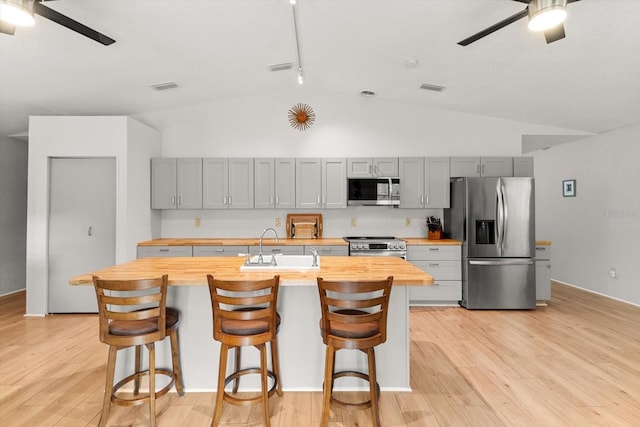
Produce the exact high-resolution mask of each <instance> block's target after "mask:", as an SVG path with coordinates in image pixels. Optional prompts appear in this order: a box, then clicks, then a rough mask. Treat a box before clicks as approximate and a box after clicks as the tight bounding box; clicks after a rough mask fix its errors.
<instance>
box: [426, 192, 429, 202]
mask: <svg viewBox="0 0 640 427" xmlns="http://www.w3.org/2000/svg"><path fill="white" fill-rule="evenodd" d="M426 204H427V205H428V204H429V195H428V194H427V203H426Z"/></svg>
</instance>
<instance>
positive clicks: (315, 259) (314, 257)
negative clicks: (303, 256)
mask: <svg viewBox="0 0 640 427" xmlns="http://www.w3.org/2000/svg"><path fill="white" fill-rule="evenodd" d="M311 255H313V263H312V264H311V267H317V266H318V251H317V250H316V248H311Z"/></svg>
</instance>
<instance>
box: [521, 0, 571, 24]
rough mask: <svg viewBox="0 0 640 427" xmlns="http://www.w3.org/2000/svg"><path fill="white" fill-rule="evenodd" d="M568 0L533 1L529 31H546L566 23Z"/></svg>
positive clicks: (530, 7) (530, 10) (530, 4)
mask: <svg viewBox="0 0 640 427" xmlns="http://www.w3.org/2000/svg"><path fill="white" fill-rule="evenodd" d="M566 6H567V0H533V1H532V2H531V3H529V29H530V30H531V31H546V30H548V29H550V28H553V27H555V26H557V25H560V24H561V23H563V22H564V20H565V18H566V17H567V9H566Z"/></svg>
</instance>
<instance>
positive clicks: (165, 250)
mask: <svg viewBox="0 0 640 427" xmlns="http://www.w3.org/2000/svg"><path fill="white" fill-rule="evenodd" d="M158 252H169V249H159V250H158Z"/></svg>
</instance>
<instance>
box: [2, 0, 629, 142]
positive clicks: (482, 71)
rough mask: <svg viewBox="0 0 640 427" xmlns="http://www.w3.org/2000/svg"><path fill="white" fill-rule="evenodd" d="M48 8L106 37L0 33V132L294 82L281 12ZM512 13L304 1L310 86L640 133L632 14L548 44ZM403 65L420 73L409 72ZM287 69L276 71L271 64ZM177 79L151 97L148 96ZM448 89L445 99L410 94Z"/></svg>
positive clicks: (289, 31)
mask: <svg viewBox="0 0 640 427" xmlns="http://www.w3.org/2000/svg"><path fill="white" fill-rule="evenodd" d="M46 5H47V6H48V7H50V8H52V9H55V10H57V11H59V12H61V13H63V14H65V15H67V16H69V17H71V18H73V19H76V20H78V21H80V22H82V23H84V24H85V25H88V26H89V27H92V28H94V29H96V30H98V31H100V32H103V33H105V34H106V35H108V36H110V37H112V38H114V39H115V40H116V43H115V44H113V45H111V46H108V47H106V46H102V45H100V44H98V43H96V42H94V41H91V40H89V39H87V38H85V37H83V36H81V35H79V34H77V33H75V32H72V31H70V30H68V29H66V28H64V27H62V26H60V25H57V24H55V23H53V22H51V21H48V20H46V19H44V18H41V17H39V16H36V25H35V26H34V27H32V28H23V29H18V30H17V31H16V34H15V36H8V35H5V34H0V134H2V135H11V134H16V133H19V132H23V131H25V130H26V129H27V128H28V116H29V115H42V114H46V115H49V114H55V115H58V114H65V115H87V114H90V115H131V114H136V113H142V112H149V111H156V110H163V109H167V108H172V107H176V106H184V105H190V104H196V103H201V102H207V101H211V100H215V99H222V98H230V97H238V96H247V95H251V94H256V93H277V92H278V91H282V90H287V89H288V88H290V87H291V86H292V85H296V84H297V83H296V78H295V63H296V61H297V60H296V50H295V42H294V32H293V19H292V7H291V5H290V4H289V1H288V0H58V1H52V2H47V3H46ZM524 7H525V5H524V4H522V3H519V2H516V1H507V0H443V1H436V0H379V1H378V0H298V5H297V6H296V8H297V17H298V29H299V40H300V49H301V57H302V65H303V67H304V74H305V85H308V86H309V88H310V89H313V90H315V91H320V92H326V93H343V94H344V93H347V94H353V96H359V95H358V93H359V92H360V90H362V89H368V90H373V91H375V92H377V97H378V99H386V100H390V101H395V102H406V103H410V104H417V105H425V106H429V107H435V108H443V109H449V110H455V111H463V112H470V113H477V114H483V115H488V116H493V117H499V118H505V119H510V120H518V121H523V122H529V123H536V124H542V125H549V126H555V127H561V128H566V129H573V130H578V131H582V132H590V133H601V132H604V131H607V130H612V129H616V128H620V127H624V126H628V125H632V124H636V123H639V122H640V78H639V76H640V30H639V29H638V23H639V22H640V1H638V0H582V1H580V2H576V3H572V4H570V5H569V6H568V14H569V16H568V18H567V22H566V24H565V29H566V33H567V37H566V38H565V39H563V40H560V41H558V42H556V43H553V44H550V45H547V44H546V43H545V41H544V37H543V35H542V34H536V33H532V32H530V31H529V30H528V29H527V27H526V24H527V22H526V21H527V20H526V19H522V20H520V21H518V22H516V23H514V24H512V25H509V26H508V27H506V28H504V29H502V30H500V31H498V32H496V33H494V34H492V35H490V36H488V37H486V38H484V39H482V40H480V41H478V42H476V43H474V44H471V45H469V46H467V47H462V46H459V45H457V44H456V43H457V42H458V41H460V40H462V39H463V38H465V37H467V36H469V35H471V34H473V33H475V32H477V31H479V30H481V29H483V28H485V27H487V26H489V25H492V24H494V23H496V22H497V21H499V20H501V19H504V18H506V17H508V16H510V15H512V14H514V13H516V12H518V11H520V10H522V9H523V8H524ZM407 58H415V59H417V60H418V65H417V67H415V68H408V67H406V66H405V65H404V61H405V60H406V59H407ZM283 62H293V63H294V69H291V70H286V71H280V72H271V71H269V70H268V67H267V66H268V65H270V64H277V63H283ZM166 81H175V82H177V83H178V85H179V88H177V89H173V90H169V91H160V92H159V91H155V90H152V89H150V88H149V85H150V84H154V83H161V82H166ZM422 83H433V84H438V85H443V86H446V89H445V90H444V91H443V92H440V93H436V92H429V91H425V90H421V89H419V86H420V85H421V84H422Z"/></svg>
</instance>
